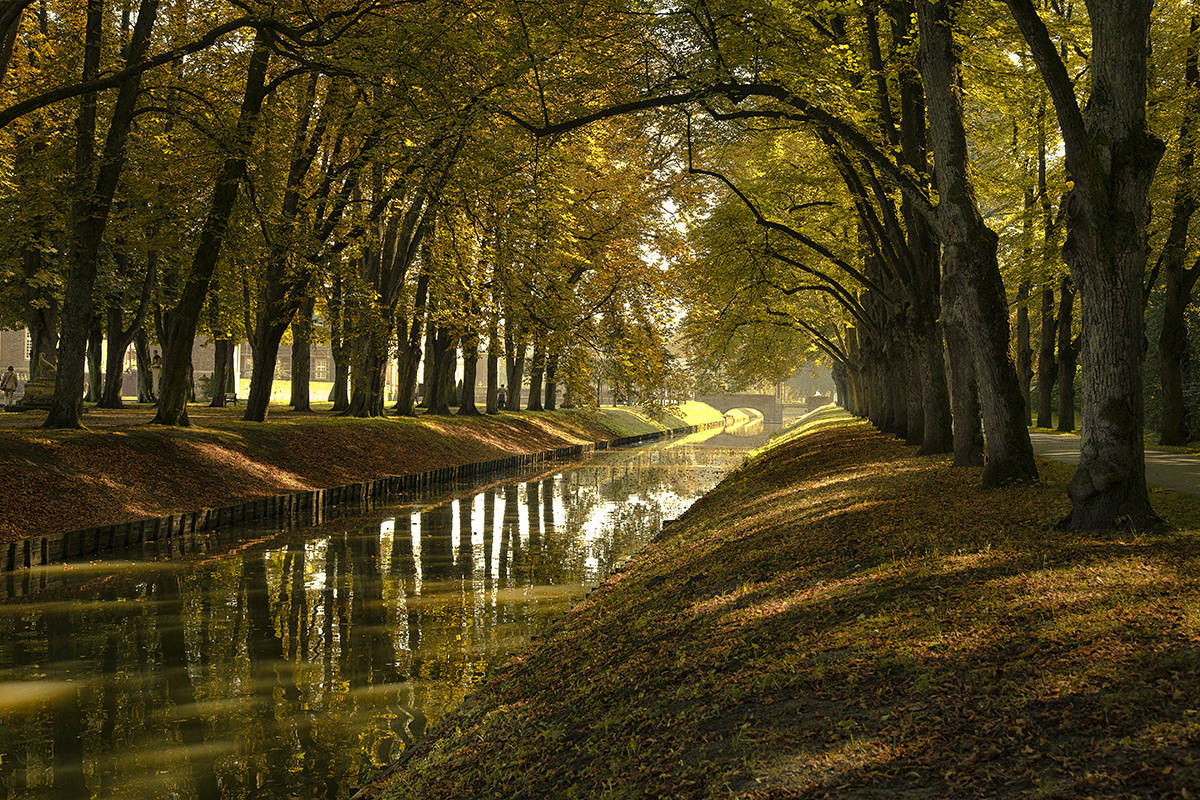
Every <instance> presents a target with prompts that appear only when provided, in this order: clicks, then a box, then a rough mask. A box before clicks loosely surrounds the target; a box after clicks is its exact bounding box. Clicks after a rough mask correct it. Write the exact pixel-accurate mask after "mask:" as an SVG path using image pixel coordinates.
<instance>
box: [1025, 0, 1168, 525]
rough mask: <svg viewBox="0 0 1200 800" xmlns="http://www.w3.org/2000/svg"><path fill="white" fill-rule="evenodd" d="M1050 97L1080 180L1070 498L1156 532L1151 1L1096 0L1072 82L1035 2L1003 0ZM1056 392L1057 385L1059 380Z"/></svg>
mask: <svg viewBox="0 0 1200 800" xmlns="http://www.w3.org/2000/svg"><path fill="white" fill-rule="evenodd" d="M1007 3H1008V6H1009V9H1010V11H1011V12H1012V14H1013V17H1014V19H1015V20H1016V22H1017V25H1018V27H1019V28H1020V30H1021V33H1022V35H1023V36H1024V37H1025V40H1026V42H1027V43H1028V44H1029V46H1030V52H1031V53H1032V55H1033V58H1034V60H1035V61H1037V64H1038V68H1039V69H1040V70H1041V72H1042V77H1043V79H1045V81H1046V85H1047V87H1048V88H1049V90H1050V95H1051V97H1052V98H1053V99H1054V106H1055V110H1056V111H1057V113H1058V121H1059V128H1060V129H1061V131H1062V136H1063V147H1064V151H1065V153H1066V165H1067V170H1068V171H1069V173H1070V175H1071V177H1072V178H1073V180H1074V186H1073V189H1072V191H1071V194H1070V196H1069V197H1068V198H1067V203H1066V221H1067V243H1066V245H1065V246H1064V248H1063V260H1064V261H1066V262H1067V264H1068V265H1069V266H1070V268H1071V275H1072V277H1073V278H1074V279H1075V286H1076V288H1077V290H1078V291H1079V300H1080V324H1081V330H1082V332H1083V333H1082V345H1081V348H1080V349H1081V352H1080V364H1081V366H1082V368H1083V398H1082V399H1083V403H1082V407H1083V414H1082V428H1083V436H1082V441H1081V444H1080V451H1079V467H1078V469H1077V470H1076V471H1075V476H1074V477H1073V478H1072V479H1071V484H1070V486H1069V488H1068V490H1067V494H1068V495H1069V496H1070V498H1071V517H1070V520H1069V524H1070V526H1071V527H1072V528H1074V529H1076V530H1089V531H1090V530H1108V529H1112V528H1117V527H1121V528H1133V529H1138V530H1142V529H1150V528H1161V527H1162V526H1163V522H1162V520H1161V519H1160V518H1159V517H1158V515H1156V514H1155V513H1154V511H1153V509H1152V508H1151V506H1150V497H1149V492H1148V491H1147V489H1146V457H1145V443H1144V441H1143V439H1142V433H1143V423H1144V407H1143V402H1144V400H1143V397H1142V361H1143V358H1144V355H1143V346H1144V345H1143V340H1144V335H1145V319H1144V316H1143V313H1144V312H1143V307H1144V287H1143V285H1142V280H1143V277H1144V274H1145V270H1146V225H1147V222H1148V220H1149V215H1150V203H1149V194H1150V188H1151V185H1152V183H1153V180H1154V173H1155V170H1156V169H1157V167H1158V162H1159V159H1161V158H1162V155H1163V152H1164V150H1165V147H1164V146H1163V143H1162V142H1161V141H1160V140H1159V139H1158V138H1157V137H1155V136H1154V135H1153V134H1152V133H1151V132H1150V130H1149V129H1148V128H1147V125H1146V88H1147V77H1148V75H1147V64H1148V61H1149V55H1150V20H1151V13H1152V9H1153V3H1152V2H1150V0H1092V2H1089V3H1088V18H1089V20H1090V22H1091V28H1092V54H1091V55H1092V57H1091V60H1090V62H1089V67H1088V75H1089V77H1090V79H1091V86H1090V91H1089V92H1088V102H1087V107H1086V108H1085V109H1080V108H1079V104H1078V100H1077V98H1076V89H1077V87H1076V86H1075V84H1074V81H1073V80H1072V78H1071V76H1070V75H1069V74H1068V73H1067V70H1066V68H1065V66H1064V64H1063V62H1062V60H1061V58H1060V57H1059V54H1058V50H1057V49H1056V48H1055V46H1054V43H1053V42H1052V41H1051V39H1050V35H1049V33H1048V32H1047V31H1046V27H1045V25H1044V24H1042V21H1041V19H1040V17H1038V14H1037V11H1036V9H1035V8H1034V7H1033V4H1032V2H1030V0H1007ZM1060 390H1061V387H1060Z"/></svg>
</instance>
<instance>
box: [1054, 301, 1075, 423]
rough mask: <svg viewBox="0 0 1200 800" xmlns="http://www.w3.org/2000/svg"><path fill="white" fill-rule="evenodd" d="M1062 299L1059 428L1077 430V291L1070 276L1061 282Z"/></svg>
mask: <svg viewBox="0 0 1200 800" xmlns="http://www.w3.org/2000/svg"><path fill="white" fill-rule="evenodd" d="M1059 286H1060V289H1059V292H1060V297H1061V301H1060V302H1059V304H1058V361H1057V362H1056V363H1057V364H1058V430H1060V431H1062V432H1063V433H1069V432H1070V431H1073V430H1075V363H1076V357H1077V355H1078V353H1077V352H1076V345H1075V342H1074V341H1073V340H1072V339H1071V327H1072V326H1071V323H1072V322H1073V321H1074V318H1075V291H1074V289H1073V288H1072V286H1071V279H1070V278H1063V279H1062V281H1061V282H1060V284H1059Z"/></svg>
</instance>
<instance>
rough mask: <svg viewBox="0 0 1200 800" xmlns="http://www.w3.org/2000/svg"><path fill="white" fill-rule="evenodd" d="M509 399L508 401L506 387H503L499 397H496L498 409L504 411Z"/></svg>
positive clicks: (498, 394)
mask: <svg viewBox="0 0 1200 800" xmlns="http://www.w3.org/2000/svg"><path fill="white" fill-rule="evenodd" d="M507 399H508V392H506V391H505V389H504V387H503V386H501V387H500V391H499V393H497V395H496V409H497V410H499V411H503V410H504V401H505V400H507Z"/></svg>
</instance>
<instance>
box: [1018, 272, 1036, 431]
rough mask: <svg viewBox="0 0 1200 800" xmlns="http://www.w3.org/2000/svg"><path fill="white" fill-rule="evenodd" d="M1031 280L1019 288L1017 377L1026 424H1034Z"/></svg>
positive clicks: (1022, 282) (1022, 283) (1024, 282)
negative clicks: (1023, 403)
mask: <svg viewBox="0 0 1200 800" xmlns="http://www.w3.org/2000/svg"><path fill="white" fill-rule="evenodd" d="M1031 288H1032V286H1031V284H1030V282H1029V281H1021V285H1020V286H1019V287H1018V288H1017V377H1018V378H1019V379H1020V381H1021V397H1023V398H1024V399H1025V424H1026V425H1032V424H1033V403H1032V400H1033V397H1032V388H1033V386H1032V384H1033V347H1032V345H1031V344H1030V342H1029V302H1028V301H1029V291H1030V289H1031Z"/></svg>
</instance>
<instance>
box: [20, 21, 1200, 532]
mask: <svg viewBox="0 0 1200 800" xmlns="http://www.w3.org/2000/svg"><path fill="white" fill-rule="evenodd" d="M0 8H2V13H0V25H2V27H0V32H2V34H3V38H2V41H3V43H4V46H3V51H2V58H3V60H2V62H0V81H2V82H0V90H2V91H3V109H2V110H0V125H3V127H4V129H5V131H6V133H7V136H6V137H5V139H4V145H3V147H4V148H5V149H4V157H5V159H6V162H7V166H8V168H9V170H8V172H9V175H10V180H9V182H8V183H7V184H6V186H5V190H4V191H5V196H4V203H5V205H6V211H7V214H6V219H8V220H10V222H9V223H7V224H6V225H5V227H4V237H5V240H6V243H7V245H8V246H7V247H6V248H5V253H6V254H7V255H6V258H7V259H8V262H9V266H8V267H6V270H7V271H6V276H7V277H6V284H5V285H6V287H7V289H8V291H6V292H5V298H6V299H5V302H6V303H7V304H8V306H9V308H10V311H9V312H8V313H9V314H10V315H12V316H13V317H16V316H17V315H18V313H19V312H18V310H17V309H18V307H23V316H24V323H25V325H26V326H27V327H28V329H29V330H30V332H31V334H32V336H33V341H34V348H35V360H36V356H37V354H39V353H43V352H45V353H48V354H52V353H53V352H54V350H55V348H57V359H58V366H59V369H58V372H57V375H58V377H57V381H58V384H57V389H56V393H55V401H54V407H53V408H52V410H51V412H50V414H49V416H48V419H47V423H46V424H47V425H48V426H76V425H79V424H80V414H81V409H82V404H81V400H80V398H81V397H82V396H83V388H84V378H83V376H84V373H85V364H86V361H87V352H88V350H89V343H90V347H91V348H92V350H93V351H98V349H99V344H98V343H99V342H100V341H101V340H105V341H107V342H108V347H109V348H110V351H109V354H108V364H109V365H119V364H120V363H121V360H122V359H121V355H122V354H123V353H124V352H125V350H126V348H127V347H128V346H129V344H130V343H131V342H136V341H138V334H139V331H142V330H143V329H145V328H148V327H149V328H152V336H153V337H154V339H155V340H156V341H157V342H159V344H160V346H161V347H162V349H163V353H164V361H163V364H164V366H163V372H162V379H161V380H162V390H161V398H160V400H159V405H158V409H157V416H156V418H155V419H156V421H157V422H160V423H164V424H185V423H186V421H187V406H186V400H187V396H188V389H189V386H190V376H189V372H190V364H189V352H190V349H191V345H192V341H193V339H194V337H195V336H196V335H197V334H204V335H208V336H210V337H212V338H213V339H214V340H215V341H216V342H217V348H218V353H219V354H226V353H228V347H229V345H228V343H229V342H232V341H235V340H237V339H238V338H240V337H245V338H246V339H248V340H249V341H250V342H251V345H252V349H253V353H254V373H253V378H252V381H251V390H250V396H249V398H248V402H247V410H246V417H247V418H248V419H254V420H263V419H265V417H266V413H267V405H268V400H269V395H270V386H271V383H272V379H273V369H274V364H275V360H276V354H277V352H278V349H279V347H280V346H281V342H282V341H283V337H284V336H285V333H286V332H287V331H288V329H289V326H290V328H291V332H292V338H293V343H294V346H295V347H296V348H297V349H296V352H297V355H298V357H300V358H301V359H302V358H303V356H304V354H305V353H306V352H307V347H306V344H307V342H308V341H309V339H310V337H312V336H313V335H314V330H317V331H319V332H320V334H321V335H324V336H328V337H329V339H330V341H331V343H332V346H333V350H334V353H335V357H336V362H337V369H336V371H337V374H338V375H339V376H340V377H341V380H339V381H338V382H337V385H339V386H345V385H346V381H345V376H346V375H349V376H350V379H349V389H348V392H347V393H345V394H343V395H342V396H340V397H338V398H337V399H338V402H337V404H336V407H337V408H339V409H345V410H347V411H348V412H349V413H352V414H357V415H373V414H380V413H382V412H383V410H384V408H383V405H384V401H383V382H382V376H383V374H384V367H385V364H386V362H387V361H388V359H389V358H391V357H392V354H393V353H394V352H398V358H399V374H400V382H399V383H400V397H399V401H398V403H397V408H398V410H399V412H400V413H412V410H413V392H414V387H415V385H416V369H417V366H416V365H417V363H418V360H419V358H420V356H421V354H422V352H425V354H426V355H427V356H429V357H431V358H430V360H431V362H432V363H433V364H434V365H435V368H434V369H433V370H432V375H433V379H432V380H431V391H430V394H431V395H432V396H433V405H434V407H435V408H437V407H438V406H441V407H442V408H441V410H446V408H445V405H446V403H445V400H444V397H445V394H444V392H445V390H446V388H447V386H448V384H449V383H450V381H449V380H448V379H446V376H447V375H452V374H453V373H451V372H449V370H450V369H451V365H452V363H453V358H452V356H453V354H454V353H455V347H456V346H458V345H459V344H461V347H462V352H463V354H464V356H465V357H466V364H467V365H468V367H469V368H473V365H474V363H475V358H473V357H472V356H473V355H475V354H476V353H478V352H480V348H483V349H484V350H486V353H487V355H488V361H487V363H488V373H489V374H488V380H487V387H488V390H487V396H488V401H487V407H488V409H489V410H494V408H495V399H494V398H495V393H496V391H497V386H498V383H503V382H507V383H508V384H509V385H512V386H514V387H515V386H518V385H520V384H521V383H522V375H521V373H522V370H523V366H522V365H521V364H522V362H523V355H524V354H525V353H526V352H528V349H529V348H530V347H532V350H533V353H534V355H533V359H532V363H531V369H530V372H531V374H532V378H531V380H530V383H531V389H532V390H533V391H531V395H532V396H533V397H534V401H533V402H534V407H537V406H539V405H540V404H541V403H540V399H539V398H540V396H541V391H540V390H541V388H542V387H541V386H540V385H539V384H538V382H539V381H541V380H543V377H542V376H545V377H544V380H546V381H547V382H550V383H555V382H556V381H562V382H563V383H564V384H565V385H566V387H567V391H568V395H570V394H571V392H572V390H574V391H576V392H578V393H579V394H580V396H582V393H583V387H586V386H588V385H590V383H589V372H588V371H589V369H592V366H591V365H592V364H594V363H595V359H596V357H597V356H602V357H603V358H605V359H607V361H608V362H609V363H611V364H614V365H617V367H618V368H619V370H620V372H621V373H622V378H623V380H624V381H625V382H627V383H630V384H636V385H638V387H639V390H640V391H641V392H642V393H643V394H647V395H648V394H654V393H656V392H658V391H659V390H660V389H661V387H662V385H663V384H664V382H666V381H667V380H669V375H670V370H669V369H668V363H669V361H670V359H669V357H668V355H667V352H666V348H665V346H664V342H665V340H666V337H667V336H668V331H669V329H668V326H669V323H670V322H671V320H672V318H673V316H674V314H673V313H672V307H671V305H670V303H669V302H668V301H669V300H670V299H671V298H680V299H682V301H683V303H684V307H685V308H686V310H687V316H686V318H685V320H684V325H683V327H684V333H685V336H684V341H685V342H686V344H687V347H688V349H689V352H690V355H691V356H692V357H693V360H692V366H690V367H689V368H688V370H687V373H688V374H689V375H690V376H691V377H692V378H695V379H696V380H700V381H704V380H707V379H709V378H712V377H713V376H712V374H711V373H712V372H713V371H714V370H715V371H718V372H720V373H721V376H720V377H721V378H722V379H723V380H725V381H726V382H727V383H733V384H745V383H748V382H751V381H753V380H756V379H761V378H764V377H778V376H779V375H780V374H786V373H787V372H788V371H790V369H791V368H792V367H793V366H794V365H795V363H796V361H797V360H798V358H797V357H798V354H801V353H804V352H806V351H811V352H816V353H820V354H822V356H823V357H826V358H828V359H830V360H831V361H832V364H833V369H834V374H835V377H836V379H837V381H838V383H839V389H840V392H841V395H842V397H843V398H844V399H845V402H846V404H847V405H848V406H850V407H851V408H852V409H853V410H855V411H856V412H858V413H860V414H863V415H867V416H869V417H870V418H871V419H872V420H873V421H874V422H875V423H876V424H877V425H878V426H879V427H880V428H882V429H884V430H888V431H894V432H896V433H898V434H900V435H903V436H905V437H906V439H907V440H908V441H910V442H912V443H917V444H920V445H921V447H922V449H923V451H924V452H927V453H935V452H950V451H953V453H954V458H955V462H956V463H958V464H961V465H979V464H983V465H984V470H983V482H984V484H985V485H988V486H991V485H997V484H1002V483H1005V482H1008V481H1027V480H1033V479H1035V478H1036V467H1035V464H1034V458H1033V453H1032V449H1031V447H1030V444H1029V437H1028V432H1027V427H1026V426H1027V423H1028V422H1030V421H1031V412H1032V404H1031V402H1030V399H1031V389H1030V386H1031V384H1032V383H1033V378H1034V369H1033V363H1034V362H1033V358H1032V349H1033V348H1032V344H1031V342H1032V338H1033V337H1032V334H1031V333H1030V328H1031V321H1030V314H1031V310H1032V311H1033V312H1034V314H1035V316H1036V315H1037V314H1040V320H1041V324H1040V326H1038V327H1039V328H1040V334H1041V335H1040V346H1039V358H1038V359H1037V371H1036V377H1037V398H1038V422H1039V423H1040V424H1042V425H1048V424H1050V421H1051V414H1052V410H1053V409H1052V406H1051V403H1052V402H1053V398H1054V389H1053V387H1054V384H1055V381H1056V379H1057V382H1058V384H1059V385H1058V398H1059V400H1060V402H1061V403H1062V410H1061V413H1060V419H1061V420H1062V422H1061V425H1062V426H1063V427H1068V428H1070V427H1073V426H1074V418H1075V414H1074V408H1073V403H1074V399H1073V392H1074V383H1075V376H1076V362H1077V360H1078V363H1079V372H1080V380H1081V385H1082V398H1081V399H1082V428H1083V443H1082V459H1081V464H1080V467H1079V470H1078V472H1077V474H1076V477H1075V479H1074V480H1073V481H1072V484H1071V487H1070V494H1071V499H1072V503H1073V511H1072V516H1071V523H1072V524H1073V525H1074V526H1076V527H1080V528H1103V527H1109V526H1113V525H1132V526H1135V527H1147V526H1154V525H1158V524H1160V522H1159V520H1158V519H1157V517H1156V516H1155V514H1154V512H1153V510H1152V509H1151V507H1150V503H1149V500H1148V494H1147V491H1146V486H1145V479H1144V456H1143V428H1144V424H1145V407H1146V406H1145V396H1144V389H1143V375H1142V372H1143V366H1144V363H1145V361H1146V359H1145V351H1146V331H1147V323H1146V319H1147V311H1146V309H1147V307H1150V308H1152V309H1155V310H1156V311H1157V314H1156V315H1151V317H1150V318H1151V320H1152V323H1153V324H1152V328H1157V329H1158V330H1160V331H1161V335H1160V337H1159V342H1158V354H1159V359H1158V360H1159V364H1160V367H1159V372H1160V374H1161V380H1160V381H1159V382H1158V383H1157V384H1156V391H1155V392H1154V393H1153V396H1154V400H1155V405H1156V406H1157V407H1160V408H1161V418H1162V437H1163V440H1164V441H1165V442H1179V441H1181V440H1185V439H1186V438H1187V432H1186V426H1185V419H1186V413H1185V412H1186V407H1185V404H1184V391H1183V390H1184V385H1185V384H1184V371H1183V367H1182V366H1181V365H1182V364H1183V363H1184V360H1185V357H1186V354H1187V352H1188V345H1187V341H1186V315H1187V313H1188V309H1189V304H1190V297H1191V290H1192V287H1193V285H1194V283H1195V280H1196V276H1197V274H1198V271H1200V266H1198V265H1197V263H1190V264H1189V262H1190V261H1192V259H1194V258H1195V255H1196V242H1195V237H1194V236H1192V235H1190V227H1191V226H1192V225H1193V224H1194V216H1195V207H1196V184H1195V177H1194V170H1193V161H1194V150H1195V136H1196V134H1195V120H1196V111H1197V105H1198V103H1200V89H1198V84H1200V78H1198V76H1197V66H1196V48H1197V32H1196V31H1197V13H1196V12H1195V11H1194V10H1192V9H1191V8H1189V7H1188V6H1187V5H1186V4H1184V3H1182V2H1180V1H1179V0H1168V2H1164V3H1160V4H1158V5H1157V6H1152V4H1151V3H1150V2H1149V0H1134V2H1127V3H1118V2H1115V0H1091V2H1089V3H1087V4H1086V7H1079V6H1077V5H1074V4H1070V3H1063V2H1057V1H1056V0H1050V2H1048V3H1046V4H1045V7H1042V8H1038V7H1035V5H1034V4H1033V3H1032V2H1031V0H1005V2H1003V3H999V2H989V1H986V0H948V1H947V0H943V1H942V2H938V3H929V2H922V1H921V0H917V2H915V3H910V2H907V0H889V2H882V3H875V2H867V3H862V4H849V3H837V2H827V1H826V0H822V1H821V2H815V3H814V2H767V1H766V0H728V1H725V0H710V1H708V2H686V1H683V0H681V2H677V3H667V4H663V3H645V2H628V1H627V0H601V1H600V2H587V3H583V2H569V1H562V2H560V1H558V0H544V1H542V2H538V1H536V0H513V1H512V2H506V3H495V4H477V3H467V2H460V1H457V0H404V1H403V2H401V1H400V0H331V1H330V2H327V3H324V4H321V5H319V6H314V5H312V4H307V3H281V4H271V5H265V4H263V5H260V4H257V3H255V2H241V1H240V0H239V1H237V2H224V1H223V0H214V1H213V2H211V3H205V4H202V5H199V6H197V5H195V4H183V3H173V4H163V6H162V7H161V8H160V4H159V2H158V0H140V2H139V4H138V5H137V7H136V8H135V7H134V6H133V4H132V0H124V2H123V4H122V3H111V2H108V1H107V0H86V13H80V12H81V10H80V9H79V8H77V6H76V5H75V4H71V3H60V2H56V1H55V0H39V2H35V1H34V0H5V2H4V3H3V5H2V6H0ZM65 187H69V191H63V189H64V188H65ZM1152 208H1153V209H1154V210H1155V211H1156V212H1157V213H1154V214H1151V209H1152ZM666 210H670V211H671V212H672V213H669V214H668V213H666ZM1076 292H1078V294H1079V299H1080V303H1079V306H1080V311H1081V313H1080V318H1079V319H1078V320H1075V319H1074V317H1075V314H1074V310H1073V309H1074V296H1075V294H1076ZM1014 315H1015V319H1016V330H1017V335H1016V341H1015V346H1014V342H1013V340H1012V337H1011V335H1010V327H1011V326H1012V322H1013V317H1014ZM59 320H61V322H59ZM148 320H152V325H151V323H150V322H147V321H148ZM314 320H315V321H316V327H315V328H314ZM59 327H60V328H61V330H60V331H58V332H57V333H56V328H59ZM1076 331H1078V334H1077V335H1076ZM56 336H57V344H55V339H56ZM143 342H144V339H143ZM143 350H144V345H143ZM504 357H507V358H508V360H509V361H508V364H507V365H506V366H508V368H509V372H508V374H507V375H506V376H505V377H504V378H500V377H498V376H497V371H498V368H497V365H498V363H499V360H500V359H501V358H504ZM220 358H221V356H220V355H219V356H218V360H219V361H220ZM947 365H948V369H947ZM93 369H95V368H93ZM109 369H110V374H109V375H108V376H107V377H108V381H107V383H108V385H109V387H110V389H111V387H112V386H113V384H114V383H116V382H117V381H116V376H115V374H113V373H112V370H114V369H119V366H110V368H109ZM218 370H221V366H220V365H218ZM307 372H308V371H307V369H305V368H304V366H303V362H301V363H300V364H298V365H297V367H296V368H295V369H294V370H293V375H294V379H295V380H299V381H303V380H305V379H306V377H307ZM220 374H224V373H220ZM473 379H474V375H470V374H469V375H468V379H467V383H468V385H473V383H474V380H473ZM99 384H100V380H99V376H98V375H95V376H94V377H93V380H92V381H91V385H92V386H98V385H99ZM437 386H442V389H440V390H439V389H436V387H437ZM1158 387H1160V388H1161V391H1158V390H1157V388H1158ZM118 394H119V393H118V392H116V391H115V390H111V391H109V392H107V393H105V394H104V396H103V397H100V398H98V399H99V400H100V402H101V403H102V404H106V405H112V404H116V403H119V396H118ZM214 394H215V395H217V396H216V397H215V402H218V403H219V402H221V400H222V396H221V394H222V393H220V392H215V393H214ZM468 394H469V393H468ZM547 396H548V397H553V394H552V393H547ZM306 398H307V392H306V391H303V390H301V392H299V393H298V394H297V396H296V398H295V399H296V401H297V402H298V403H300V404H304V403H307V399H306ZM475 410H476V406H475V405H474V403H472V402H471V398H470V397H469V396H468V397H467V398H466V399H465V400H464V412H465V413H471V412H473V411H475ZM985 437H986V456H985V449H984V439H985Z"/></svg>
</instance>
